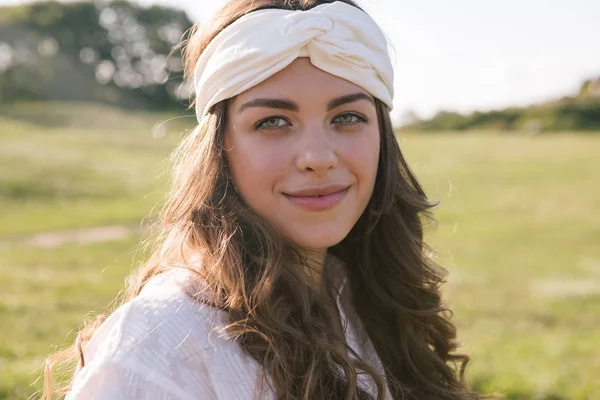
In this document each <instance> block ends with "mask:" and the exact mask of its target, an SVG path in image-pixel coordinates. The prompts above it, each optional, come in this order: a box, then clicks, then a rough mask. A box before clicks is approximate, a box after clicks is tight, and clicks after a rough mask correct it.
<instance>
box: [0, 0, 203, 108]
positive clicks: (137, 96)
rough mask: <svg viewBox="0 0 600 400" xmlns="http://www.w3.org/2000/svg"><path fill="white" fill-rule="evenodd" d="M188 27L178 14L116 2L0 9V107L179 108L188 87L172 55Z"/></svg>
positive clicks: (177, 55)
mask: <svg viewBox="0 0 600 400" xmlns="http://www.w3.org/2000/svg"><path fill="white" fill-rule="evenodd" d="M191 26H192V22H191V21H190V20H189V18H188V17H187V15H186V14H185V13H184V12H183V11H180V10H176V9H172V8H165V7H159V6H152V7H150V8H142V7H141V6H138V5H136V4H132V3H129V2H127V1H122V0H118V1H96V2H90V1H87V2H73V3H59V2H56V1H47V2H36V3H31V4H24V5H19V6H13V7H0V104H2V103H4V104H6V103H12V102H15V101H20V100H39V99H55V100H83V101H95V102H102V103H108V104H115V105H119V106H124V107H135V108H165V107H169V106H173V105H176V104H179V103H181V101H182V99H187V98H188V96H189V89H188V88H186V87H185V86H183V85H182V82H183V77H182V75H183V74H182V71H183V66H182V62H181V54H180V53H179V52H176V51H174V52H172V49H173V47H174V46H175V45H177V44H178V43H179V42H180V41H181V40H182V39H185V34H186V32H187V31H188V29H189V28H190V27H191ZM171 52H172V53H171ZM178 108H181V105H180V104H179V105H178Z"/></svg>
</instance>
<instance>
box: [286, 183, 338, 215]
mask: <svg viewBox="0 0 600 400" xmlns="http://www.w3.org/2000/svg"><path fill="white" fill-rule="evenodd" d="M348 189H349V188H346V189H343V190H340V191H337V192H334V193H330V194H327V195H323V196H291V195H289V194H286V193H284V194H283V195H284V196H285V197H286V198H287V199H288V200H290V201H291V202H292V203H294V204H295V205H297V206H299V207H302V208H304V209H306V210H309V211H323V210H327V209H329V208H332V207H334V206H336V205H337V204H339V203H340V202H341V201H342V200H343V199H344V197H346V194H347V193H348Z"/></svg>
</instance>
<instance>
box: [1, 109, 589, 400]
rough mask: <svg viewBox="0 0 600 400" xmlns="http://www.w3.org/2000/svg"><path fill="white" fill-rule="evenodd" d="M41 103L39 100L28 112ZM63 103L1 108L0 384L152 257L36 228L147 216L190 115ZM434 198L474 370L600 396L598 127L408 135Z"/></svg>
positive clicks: (530, 394)
mask: <svg viewBox="0 0 600 400" xmlns="http://www.w3.org/2000/svg"><path fill="white" fill-rule="evenodd" d="M32 116H35V118H33V117H32ZM169 118H170V116H169V115H162V114H147V113H141V112H125V111H119V110H115V109H111V108H107V107H98V106H85V105H74V104H60V103H43V104H24V105H19V106H16V107H12V108H4V107H3V108H2V110H1V111H0V202H1V208H0V285H1V286H0V287H2V288H3V289H2V292H1V294H0V338H1V339H2V340H0V399H2V400H8V399H11V400H12V399H24V398H27V397H28V396H31V395H33V394H34V393H35V392H36V391H37V390H39V389H40V387H41V380H38V378H39V376H40V373H41V368H42V365H43V360H44V358H45V357H46V355H48V354H49V353H50V352H52V351H54V350H55V349H56V348H57V347H56V346H61V345H64V344H65V343H66V342H67V341H68V340H70V339H72V338H73V336H74V331H75V328H77V327H78V326H79V325H80V324H81V323H82V322H83V320H84V319H85V318H86V317H89V316H90V312H91V311H92V312H95V311H99V310H106V307H107V306H108V305H109V303H110V302H111V300H113V298H114V297H115V296H116V295H117V293H118V292H119V290H120V289H121V288H122V286H123V280H124V278H125V276H126V275H127V274H128V273H129V272H130V271H131V269H132V268H134V267H135V266H136V265H137V264H138V263H139V262H140V261H142V257H141V256H140V255H139V254H138V250H137V245H138V243H139V236H138V234H137V233H134V234H132V236H130V237H128V238H120V239H118V240H112V241H107V242H102V243H91V244H63V245H59V246H57V247H36V246H32V245H26V244H23V243H25V242H23V240H25V239H26V238H27V237H28V236H29V235H32V234H35V233H39V232H47V231H53V230H62V229H70V228H85V227H94V226H104V225H125V226H136V225H137V226H139V224H140V221H141V220H142V219H143V218H144V217H145V216H146V215H147V214H148V213H149V212H150V211H151V210H152V208H153V207H154V206H155V205H156V204H157V203H158V202H159V201H160V200H161V199H162V198H163V196H164V194H165V189H166V186H165V184H166V181H167V179H168V177H167V176H165V158H166V156H167V155H168V153H169V151H170V150H171V149H172V147H173V145H174V143H176V142H177V140H178V139H179V138H180V136H181V133H182V132H183V131H184V130H185V129H186V127H189V126H191V124H192V123H193V119H190V118H187V119H182V120H180V119H177V120H174V121H169V122H167V123H166V124H164V125H163V126H161V128H160V129H156V128H155V129H153V127H155V124H156V123H161V122H164V121H166V120H168V119H169ZM400 142H401V146H402V148H403V150H404V152H405V154H406V156H407V158H408V159H409V162H410V163H411V165H412V166H413V169H414V170H415V172H416V173H417V175H418V176H419V177H420V178H421V180H422V182H423V183H424V186H425V187H426V189H427V191H428V194H429V196H430V198H431V199H432V200H439V202H440V204H439V206H438V207H437V209H436V216H437V218H438V220H439V226H438V228H437V230H436V231H435V232H432V233H431V235H430V243H431V244H432V245H433V247H434V248H435V249H436V250H437V252H438V257H439V262H440V263H441V264H443V265H444V266H446V267H447V268H448V270H449V272H450V273H449V276H448V284H447V286H446V291H445V293H446V296H447V299H448V301H449V303H450V304H451V306H452V308H453V310H454V312H455V318H456V322H457V323H458V326H459V335H460V339H461V342H462V343H463V344H464V346H463V348H462V350H463V351H464V352H467V353H468V354H469V355H470V356H471V357H472V362H471V363H470V365H469V367H468V369H467V376H468V379H469V381H470V382H471V384H472V385H473V386H474V387H476V388H477V389H479V390H481V391H483V392H487V393H490V392H501V393H504V394H505V395H506V398H508V399H545V400H551V399H552V400H571V399H574V400H577V399H579V400H583V399H586V400H588V399H589V400H593V399H600V163H599V162H598V161H599V160H600V135H593V134H586V135H579V134H574V133H562V134H552V135H543V134H542V135H538V136H534V137H531V136H520V135H509V134H504V135H501V134H492V133H483V132H482V133H474V134H446V133H444V134H438V135H434V134H429V135H419V134H411V135H401V136H400Z"/></svg>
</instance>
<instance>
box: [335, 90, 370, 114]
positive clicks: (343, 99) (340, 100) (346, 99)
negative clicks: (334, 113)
mask: <svg viewBox="0 0 600 400" xmlns="http://www.w3.org/2000/svg"><path fill="white" fill-rule="evenodd" d="M358 100H367V101H369V102H370V103H371V104H373V105H375V100H373V97H371V96H369V95H368V94H366V93H363V92H360V93H353V94H347V95H344V96H340V97H336V98H335V99H333V100H331V101H330V102H329V103H328V104H327V111H331V110H333V109H334V108H336V107H339V106H341V105H344V104H346V103H352V102H355V101H358Z"/></svg>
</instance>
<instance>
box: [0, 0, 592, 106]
mask: <svg viewBox="0 0 600 400" xmlns="http://www.w3.org/2000/svg"><path fill="white" fill-rule="evenodd" d="M19 2H20V1H19V0H0V4H7V3H19ZM138 2H140V3H142V4H150V3H152V2H156V3H160V4H163V5H170V6H175V7H181V8H183V9H185V10H186V11H187V12H188V14H189V16H190V17H191V18H192V19H193V20H194V21H195V22H201V21H203V20H205V19H206V18H207V17H209V16H210V15H211V14H212V13H213V12H215V10H217V9H218V8H219V7H220V6H221V5H222V4H223V3H224V2H225V0H138ZM359 4H361V5H362V6H363V7H364V8H365V10H366V11H367V12H369V13H370V14H371V16H373V18H374V19H375V20H376V21H377V22H378V23H379V24H380V26H381V27H382V29H383V31H384V32H385V33H386V35H387V36H388V38H389V41H390V42H391V44H392V46H393V48H394V49H395V56H394V58H395V71H396V77H395V89H396V99H395V107H394V111H393V115H394V116H395V117H396V118H398V117H399V116H401V115H403V114H404V113H405V112H406V111H408V110H413V111H416V112H417V113H418V114H419V115H420V116H423V117H428V116H431V115H433V114H434V113H435V112H436V111H438V110H440V109H445V110H456V111H470V110H474V109H482V110H483V109H490V108H499V107H505V106H509V105H526V104H530V103H533V102H538V101H542V100H546V99H550V98H555V97H560V96H563V95H567V94H572V93H574V92H575V91H576V90H577V89H578V88H579V85H580V84H581V83H582V82H583V80H585V79H587V78H590V77H599V76H600V1H598V0H453V1H449V0H422V1H408V0H362V1H361V0H359Z"/></svg>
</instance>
